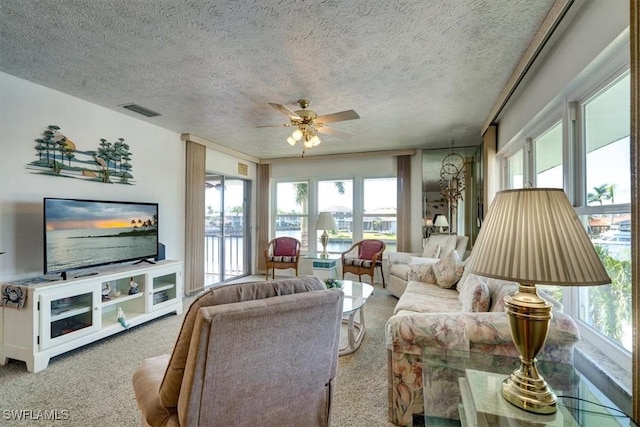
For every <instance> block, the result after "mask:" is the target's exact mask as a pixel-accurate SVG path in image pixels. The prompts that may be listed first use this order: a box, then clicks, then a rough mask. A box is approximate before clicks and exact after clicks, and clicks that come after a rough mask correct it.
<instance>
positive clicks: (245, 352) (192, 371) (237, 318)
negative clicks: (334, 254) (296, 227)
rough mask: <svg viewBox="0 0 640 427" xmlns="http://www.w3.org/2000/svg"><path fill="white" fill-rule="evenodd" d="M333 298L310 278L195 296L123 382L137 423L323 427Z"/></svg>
mask: <svg viewBox="0 0 640 427" xmlns="http://www.w3.org/2000/svg"><path fill="white" fill-rule="evenodd" d="M342 300H343V293H342V291H340V290H338V289H326V286H325V285H324V283H322V281H320V280H319V279H317V278H315V277H300V278H295V279H287V280H280V281H273V282H267V283H265V282H260V283H243V284H238V285H225V286H220V287H217V288H213V289H212V290H210V291H207V292H205V293H204V294H202V295H201V296H200V297H198V298H197V299H196V300H195V301H194V302H193V303H192V305H191V307H190V308H189V310H188V311H187V313H186V315H185V319H184V322H183V325H182V329H181V331H180V334H179V336H178V339H177V342H176V345H175V348H174V350H173V353H172V354H171V355H165V356H160V357H156V358H152V359H147V360H145V361H144V362H143V363H142V365H141V366H140V367H139V368H138V369H137V370H136V372H135V373H134V375H133V388H134V392H135V396H136V400H137V402H138V406H139V408H140V410H141V412H142V424H143V425H151V426H179V425H180V426H201V425H206V426H228V425H235V426H256V425H260V426H282V425H304V426H328V425H330V420H331V402H332V400H333V396H334V393H335V388H334V387H335V385H334V384H335V377H336V371H337V363H338V347H339V344H340V322H341V317H342Z"/></svg>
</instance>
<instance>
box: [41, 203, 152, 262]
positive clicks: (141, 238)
mask: <svg viewBox="0 0 640 427" xmlns="http://www.w3.org/2000/svg"><path fill="white" fill-rule="evenodd" d="M44 222H45V224H44V225H45V233H44V244H45V251H44V252H45V265H44V270H45V273H55V272H63V271H67V270H74V269H80V268H85V267H91V266H98V265H105V264H111V263H116V262H124V261H130V260H139V259H146V258H152V257H155V256H156V255H157V248H158V205H157V204H155V203H132V202H114V201H95V200H73V199H53V198H47V199H45V201H44Z"/></svg>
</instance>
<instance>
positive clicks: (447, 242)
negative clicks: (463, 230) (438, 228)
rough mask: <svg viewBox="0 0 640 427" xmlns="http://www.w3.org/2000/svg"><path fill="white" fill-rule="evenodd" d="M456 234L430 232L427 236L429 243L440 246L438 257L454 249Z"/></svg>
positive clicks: (456, 239)
mask: <svg viewBox="0 0 640 427" xmlns="http://www.w3.org/2000/svg"><path fill="white" fill-rule="evenodd" d="M457 241H458V236H456V235H454V234H432V235H431V236H430V237H429V244H432V245H438V246H440V255H439V256H440V258H442V257H444V256H445V255H447V254H448V253H449V252H452V251H454V250H455V249H456V243H457Z"/></svg>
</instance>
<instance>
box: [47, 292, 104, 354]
mask: <svg viewBox="0 0 640 427" xmlns="http://www.w3.org/2000/svg"><path fill="white" fill-rule="evenodd" d="M94 288H95V286H89V287H87V286H86V285H85V286H82V287H72V288H70V289H65V290H63V291H61V292H59V293H55V294H51V295H43V296H41V297H40V310H41V311H42V316H41V317H40V319H41V327H40V332H41V334H40V336H39V344H40V347H41V348H42V349H44V348H49V347H52V346H54V345H57V344H60V343H63V342H66V341H68V340H70V339H75V338H77V337H78V336H80V335H82V334H87V333H91V332H94V331H96V330H98V329H99V328H100V325H99V324H98V316H97V313H98V312H99V310H98V307H99V302H100V301H99V295H100V292H99V291H98V290H97V289H94Z"/></svg>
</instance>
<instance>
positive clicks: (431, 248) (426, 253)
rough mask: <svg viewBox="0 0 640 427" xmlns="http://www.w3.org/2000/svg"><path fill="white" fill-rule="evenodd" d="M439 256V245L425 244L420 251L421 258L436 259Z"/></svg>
mask: <svg viewBox="0 0 640 427" xmlns="http://www.w3.org/2000/svg"><path fill="white" fill-rule="evenodd" d="M439 256H440V245H436V244H434V243H427V244H426V245H424V249H423V250H422V257H423V258H438V257H439Z"/></svg>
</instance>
